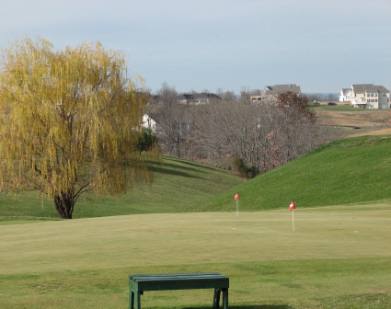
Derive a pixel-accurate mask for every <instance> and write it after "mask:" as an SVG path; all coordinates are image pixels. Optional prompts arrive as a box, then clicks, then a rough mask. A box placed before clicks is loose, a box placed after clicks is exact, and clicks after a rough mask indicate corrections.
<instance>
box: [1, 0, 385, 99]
mask: <svg viewBox="0 0 391 309" xmlns="http://www.w3.org/2000/svg"><path fill="white" fill-rule="evenodd" d="M361 4H365V5H361ZM3 12H6V13H7V14H5V16H4V17H3V18H2V19H1V20H0V29H1V30H0V48H2V49H3V48H6V47H8V46H9V45H10V44H11V43H12V42H15V41H19V40H21V39H23V38H26V37H29V38H32V39H37V38H40V37H43V38H47V39H49V40H50V41H51V42H52V43H53V44H54V46H55V48H63V47H65V46H69V45H70V46H75V45H79V44H81V43H83V42H86V41H88V42H97V41H99V42H101V43H102V44H103V46H104V47H105V48H108V49H114V50H119V51H121V52H122V53H123V54H124V56H125V58H126V60H127V63H128V70H129V73H130V75H131V76H132V77H135V76H142V77H143V78H144V80H145V87H146V88H149V89H151V90H152V91H157V90H158V89H160V87H161V86H162V84H163V83H167V84H168V85H170V86H173V87H175V88H176V89H177V90H178V92H184V91H185V92H186V91H187V92H188V91H192V90H194V91H203V90H206V89H208V90H209V91H212V92H213V91H217V90H218V89H223V90H227V91H233V92H235V93H239V92H240V91H241V89H244V88H247V89H263V88H264V87H265V86H267V85H272V84H287V83H295V84H298V85H300V86H301V87H302V91H303V92H304V93H338V92H339V91H340V90H341V88H345V87H349V86H351V85H352V84H357V83H373V84H380V85H384V86H385V87H387V88H390V86H391V78H390V76H389V73H388V69H387V68H388V66H390V64H391V55H390V54H389V51H390V50H391V43H390V42H389V40H388V38H389V37H391V19H390V18H388V16H389V13H391V3H390V2H389V1H386V0H374V1H371V3H370V4H368V2H364V1H363V0H356V1H353V0H345V1H342V2H341V1H336V0H330V1H327V2H321V3H319V2H316V3H314V1H310V0H299V1H294V0H284V1H282V0H278V1H272V0H263V1H257V0H243V1H237V0H225V1H223V0H215V1H205V0H200V1H187V2H186V3H184V2H183V1H179V0H168V1H164V3H162V2H159V1H153V0H147V1H144V2H143V3H138V2H135V1H124V0H113V1H111V2H110V5H107V2H105V1H103V0H98V1H91V0H87V1H84V2H82V3H80V2H76V1H75V0H69V1H62V0H61V1H56V3H52V2H50V1H48V0H37V1H35V2H34V3H25V1H23V0H15V1H13V2H12V3H11V2H9V3H6V4H3ZM21 21H22V22H21Z"/></svg>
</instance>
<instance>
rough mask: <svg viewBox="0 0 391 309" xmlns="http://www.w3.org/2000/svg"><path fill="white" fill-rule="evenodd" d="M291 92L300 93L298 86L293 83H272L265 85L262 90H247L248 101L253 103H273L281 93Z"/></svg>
mask: <svg viewBox="0 0 391 309" xmlns="http://www.w3.org/2000/svg"><path fill="white" fill-rule="evenodd" d="M287 92H293V93H295V94H297V95H300V94H301V89H300V86H298V85H295V84H285V85H272V86H267V87H265V89H264V90H262V91H261V90H253V91H251V92H249V99H250V102H251V103H253V104H257V103H262V104H267V103H269V104H270V103H274V102H276V99H277V98H278V96H279V95H280V94H282V93H287Z"/></svg>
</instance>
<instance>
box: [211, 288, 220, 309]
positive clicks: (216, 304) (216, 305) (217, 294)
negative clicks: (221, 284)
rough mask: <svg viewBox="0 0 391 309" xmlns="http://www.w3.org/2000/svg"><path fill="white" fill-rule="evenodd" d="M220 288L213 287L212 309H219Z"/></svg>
mask: <svg viewBox="0 0 391 309" xmlns="http://www.w3.org/2000/svg"><path fill="white" fill-rule="evenodd" d="M220 294H221V290H220V289H215V290H214V294H213V309H219V308H220Z"/></svg>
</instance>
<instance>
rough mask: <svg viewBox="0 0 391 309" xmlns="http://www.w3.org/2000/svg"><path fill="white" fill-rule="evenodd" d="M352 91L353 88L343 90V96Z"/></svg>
mask: <svg viewBox="0 0 391 309" xmlns="http://www.w3.org/2000/svg"><path fill="white" fill-rule="evenodd" d="M351 92H352V89H351V88H342V94H343V95H347V94H348V93H351Z"/></svg>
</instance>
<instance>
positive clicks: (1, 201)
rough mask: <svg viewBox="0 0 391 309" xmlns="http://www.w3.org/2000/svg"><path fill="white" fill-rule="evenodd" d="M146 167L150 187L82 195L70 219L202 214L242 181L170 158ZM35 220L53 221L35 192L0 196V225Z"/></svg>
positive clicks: (51, 212) (48, 202)
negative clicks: (111, 194)
mask: <svg viewBox="0 0 391 309" xmlns="http://www.w3.org/2000/svg"><path fill="white" fill-rule="evenodd" d="M149 168H150V169H151V171H152V172H153V175H154V181H153V183H152V184H140V185H137V186H135V187H134V188H133V189H131V190H130V191H129V192H128V193H127V194H124V195H119V196H117V197H101V196H95V195H93V194H89V195H85V196H83V197H82V198H81V200H80V201H79V202H78V204H77V205H76V208H75V213H74V216H75V217H76V218H81V217H102V216H113V215H125V214H132V213H156V212H189V211H203V210H207V206H208V204H209V201H210V199H211V198H212V197H213V196H215V195H216V194H218V193H221V192H225V191H227V190H228V189H230V188H232V187H233V186H235V185H237V184H239V183H241V182H242V181H243V180H241V179H240V178H239V177H236V176H234V175H232V174H231V173H229V172H226V171H224V170H221V169H215V168H211V167H208V166H203V165H200V164H197V163H194V162H190V161H184V160H177V159H173V158H165V159H164V160H162V162H150V163H149ZM38 218H40V219H45V218H57V214H56V212H55V210H54V206H53V202H52V201H51V200H45V199H42V198H40V196H39V195H38V194H37V193H36V192H27V193H22V194H10V195H4V194H3V195H0V224H1V223H2V222H3V223H4V222H5V221H9V220H31V219H38Z"/></svg>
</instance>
